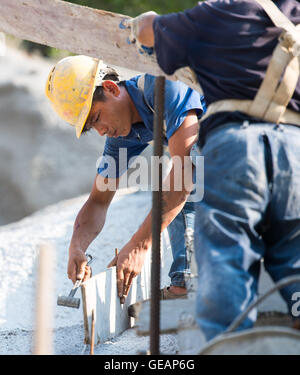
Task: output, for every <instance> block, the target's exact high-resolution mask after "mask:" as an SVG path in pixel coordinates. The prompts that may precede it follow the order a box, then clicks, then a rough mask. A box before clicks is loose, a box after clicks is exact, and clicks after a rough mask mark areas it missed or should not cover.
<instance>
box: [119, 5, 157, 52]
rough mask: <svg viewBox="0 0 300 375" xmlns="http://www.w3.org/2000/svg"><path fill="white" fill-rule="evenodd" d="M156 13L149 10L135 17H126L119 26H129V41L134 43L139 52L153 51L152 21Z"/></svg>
mask: <svg viewBox="0 0 300 375" xmlns="http://www.w3.org/2000/svg"><path fill="white" fill-rule="evenodd" d="M156 16H157V13H155V12H153V11H150V12H146V13H142V14H140V15H139V16H137V17H135V18H128V19H125V20H123V21H122V22H121V24H120V27H121V28H130V36H129V42H130V43H136V45H137V48H138V50H139V51H140V52H141V53H145V52H146V53H148V54H149V55H150V54H152V53H153V50H151V49H152V47H153V46H154V34H153V29H152V25H153V21H154V18H155V17H156Z"/></svg>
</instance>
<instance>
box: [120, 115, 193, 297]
mask: <svg viewBox="0 0 300 375" xmlns="http://www.w3.org/2000/svg"><path fill="white" fill-rule="evenodd" d="M198 130H199V125H198V118H197V115H196V112H195V111H194V110H191V111H189V113H188V115H187V117H186V119H185V120H184V122H183V123H182V125H181V126H180V128H179V129H178V130H177V131H176V132H175V133H174V135H173V136H172V137H171V138H170V140H169V150H170V154H171V157H175V156H176V157H177V158H180V159H181V161H182V163H181V165H182V168H181V169H179V170H178V169H177V168H174V166H173V167H172V169H171V171H170V173H169V175H168V177H167V179H166V181H165V182H164V184H166V183H167V180H168V179H169V181H170V190H169V191H165V192H163V201H164V205H163V206H164V208H163V213H162V226H161V231H163V230H164V229H165V228H166V227H167V226H168V225H169V224H170V223H171V222H172V221H173V219H174V218H175V217H176V216H177V215H178V213H179V212H180V211H181V210H182V208H183V206H184V204H185V202H186V200H187V197H188V196H189V194H190V192H191V191H192V188H193V181H192V174H191V175H190V176H189V181H186V184H185V186H184V185H183V186H182V189H181V190H180V191H176V190H175V189H174V181H175V180H176V179H178V178H181V180H182V181H184V173H185V172H184V171H185V167H184V165H185V164H184V162H186V163H189V162H190V163H191V161H190V157H189V154H190V150H191V147H192V145H193V144H194V143H195V142H196V140H197V136H198ZM190 167H191V168H190V169H191V170H192V166H190ZM175 171H176V172H177V173H179V175H176V173H175ZM151 245H152V212H151V211H150V213H149V214H148V216H147V217H146V219H145V220H144V222H143V223H142V225H141V226H140V227H139V229H138V230H137V232H136V233H135V234H134V235H133V236H132V238H131V240H130V241H129V242H128V243H127V244H126V245H125V246H124V247H123V248H122V250H121V251H120V254H119V256H118V259H117V278H118V293H119V296H121V295H123V294H124V295H127V293H128V290H129V287H130V285H131V283H132V279H133V278H134V277H135V276H136V275H137V274H138V273H139V272H140V271H141V268H142V265H143V262H144V258H145V254H146V252H147V250H148V249H149V248H150V247H151Z"/></svg>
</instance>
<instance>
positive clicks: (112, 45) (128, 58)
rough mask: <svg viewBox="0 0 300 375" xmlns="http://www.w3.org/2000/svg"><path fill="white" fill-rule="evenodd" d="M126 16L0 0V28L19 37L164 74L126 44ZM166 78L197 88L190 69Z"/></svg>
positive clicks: (34, 0)
mask: <svg viewBox="0 0 300 375" xmlns="http://www.w3.org/2000/svg"><path fill="white" fill-rule="evenodd" d="M124 18H129V17H127V16H124V15H121V14H117V13H111V12H106V11H103V10H97V9H92V8H88V7H84V6H81V5H77V4H71V3H68V2H66V1H61V0H24V1H23V0H1V2H0V30H1V31H3V32H5V33H7V34H11V35H14V36H16V37H18V38H20V39H26V40H30V41H32V42H36V43H40V44H44V45H47V46H51V47H55V48H59V49H63V50H67V51H70V52H73V53H76V54H83V55H87V56H92V57H96V58H100V59H102V60H103V61H104V62H106V63H107V64H114V65H117V66H121V67H125V68H127V69H133V70H135V71H139V72H149V73H151V74H154V75H164V76H166V75H165V74H164V73H163V72H162V70H161V69H160V68H159V67H158V65H157V63H156V61H155V58H153V57H152V58H151V57H150V56H148V55H142V54H139V53H137V52H136V46H135V45H132V44H128V43H127V38H128V36H129V30H121V29H120V28H119V25H120V22H121V21H122V20H123V19H124ZM166 77H168V78H169V79H175V80H176V79H179V80H181V81H183V82H185V83H187V84H188V85H190V86H191V87H193V88H197V87H199V86H198V85H197V84H196V80H195V78H194V76H193V75H192V73H191V71H190V69H188V68H185V69H180V70H178V71H177V72H176V74H175V75H174V76H172V77H170V76H166Z"/></svg>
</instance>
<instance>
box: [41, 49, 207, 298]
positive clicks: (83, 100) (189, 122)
mask: <svg viewBox="0 0 300 375" xmlns="http://www.w3.org/2000/svg"><path fill="white" fill-rule="evenodd" d="M154 83H155V77H153V76H151V75H148V74H146V75H142V76H136V77H133V78H131V79H129V80H126V81H122V82H119V77H118V74H117V72H116V71H115V70H114V69H112V68H109V67H108V66H106V65H105V64H104V63H103V62H102V61H101V60H98V59H94V58H90V57H87V56H73V57H67V58H65V59H63V60H61V61H60V62H58V64H57V65H56V66H55V67H54V68H53V69H52V71H51V72H50V75H49V78H48V81H47V84H46V95H47V97H48V98H49V99H50V101H51V103H52V105H53V108H54V109H55V111H56V112H57V113H58V114H59V115H60V116H61V117H62V118H63V119H64V120H65V121H67V122H68V123H70V124H71V125H74V126H75V129H76V135H77V137H78V138H79V137H80V136H81V134H82V133H84V132H87V131H89V130H90V129H94V130H96V131H97V132H98V133H99V135H100V136H105V135H106V136H107V138H106V143H105V148H104V152H103V156H102V158H101V160H100V162H99V166H98V169H97V172H98V173H97V176H96V178H95V181H94V184H93V187H92V191H91V193H90V196H89V198H88V200H87V201H86V203H85V204H84V205H83V207H82V208H81V210H80V211H79V213H78V215H77V218H76V221H75V224H74V231H73V236H72V239H71V244H70V248H69V262H68V276H69V278H70V279H72V281H73V282H75V281H76V279H81V278H83V280H86V279H87V278H89V277H90V268H89V267H86V263H87V260H86V256H85V251H86V250H87V248H88V246H89V245H90V243H91V242H92V241H93V240H94V239H95V238H96V236H97V235H98V234H99V233H100V232H101V231H102V228H103V226H104V223H105V219H106V214H107V210H108V207H109V205H110V203H111V201H112V199H113V197H114V194H115V191H116V188H115V187H117V186H118V184H119V179H120V177H121V175H122V174H123V173H124V172H126V170H127V168H128V161H129V159H132V158H134V157H137V156H138V155H139V154H140V153H141V152H142V151H143V150H144V149H145V148H146V147H147V146H148V144H149V142H151V141H153V117H154V110H153V107H154ZM204 107H205V103H204V100H203V96H202V95H200V94H199V93H198V92H196V91H194V90H192V89H190V88H189V87H187V86H186V85H184V84H183V83H181V82H173V81H166V85H165V110H164V120H165V144H166V145H167V146H168V148H169V153H170V156H171V158H174V157H177V158H179V160H182V167H181V168H180V170H179V171H178V169H176V168H174V165H173V166H172V168H171V170H170V172H169V175H168V176H167V178H166V180H168V181H169V182H170V190H169V191H164V192H163V200H164V211H163V216H162V228H161V230H164V229H165V228H166V227H167V228H168V232H169V236H170V242H171V248H172V254H173V263H172V265H171V269H170V272H169V276H170V278H171V284H170V287H167V288H164V289H163V290H162V291H161V298H162V299H170V298H178V297H182V298H184V297H186V286H185V274H186V273H188V272H189V265H188V261H187V252H186V245H185V238H184V234H185V230H186V228H187V227H190V228H193V225H194V202H192V201H190V202H187V199H188V197H189V194H190V192H191V190H192V187H193V181H192V174H190V175H189V177H188V181H185V182H186V183H185V184H184V185H183V186H182V189H180V190H178V189H175V188H174V186H175V182H176V181H177V180H178V179H181V180H182V181H183V179H184V178H185V177H184V175H185V165H184V160H186V158H188V160H190V158H189V155H190V150H191V147H192V145H193V144H194V143H195V142H196V140H197V136H198V130H199V125H198V119H199V118H200V117H201V115H202V113H203V110H204ZM120 149H122V150H123V151H124V149H125V150H126V156H125V157H123V160H120V158H119V155H122V154H120V153H119V151H120ZM123 155H124V154H123ZM124 158H125V159H126V160H124ZM111 160H113V161H114V162H115V163H113V164H115V165H114V166H112V165H111V164H112V163H111ZM113 167H115V168H113ZM176 173H177V175H176ZM110 182H112V183H110ZM127 215H128V218H129V220H130V207H128V213H127ZM132 219H134V218H132ZM151 243H152V226H151V211H150V213H149V214H148V216H147V217H146V218H145V220H144V222H143V223H142V224H141V226H140V227H139V228H138V230H137V231H136V233H134V235H133V236H132V238H131V239H130V240H129V241H128V242H127V243H126V244H125V245H124V246H123V248H122V249H121V251H120V253H119V255H118V256H117V257H115V258H114V259H113V260H112V262H111V263H110V265H109V266H112V265H116V266H117V281H118V293H119V296H120V297H123V296H126V295H127V294H128V291H129V288H130V285H131V283H132V280H133V278H134V277H135V276H136V275H138V274H139V273H140V271H141V268H142V266H143V263H144V259H145V256H146V253H147V251H148V250H149V248H150V247H151Z"/></svg>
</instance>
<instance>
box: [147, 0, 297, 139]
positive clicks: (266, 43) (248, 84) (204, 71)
mask: <svg viewBox="0 0 300 375" xmlns="http://www.w3.org/2000/svg"><path fill="white" fill-rule="evenodd" d="M276 5H278V6H279V8H280V9H281V11H282V12H283V13H284V14H285V15H286V16H287V17H288V18H289V19H290V20H291V21H292V22H293V23H294V24H295V25H297V24H299V23H300V4H299V2H298V1H296V0H278V1H276ZM281 32H282V30H281V29H279V28H277V27H275V26H274V24H273V22H272V21H271V19H270V18H269V17H268V15H267V14H266V13H265V11H264V10H263V8H262V7H261V6H260V5H259V4H258V3H257V2H256V1H254V0H245V1H233V0H208V1H205V2H201V3H198V5H197V6H196V7H194V8H192V9H189V10H186V11H184V12H180V13H174V14H169V15H165V16H158V17H156V19H155V21H154V35H155V51H156V55H157V60H158V63H159V65H160V67H161V68H162V69H163V70H164V72H166V73H167V74H173V73H174V71H175V70H177V69H178V68H182V67H184V66H190V67H191V68H192V69H193V70H194V71H195V73H196V74H197V77H198V80H199V83H200V84H201V86H202V89H203V92H204V95H205V101H206V103H207V105H209V104H210V103H212V102H215V101H217V100H222V99H253V98H254V97H255V95H256V93H257V91H258V88H259V87H260V84H261V82H262V80H263V78H264V76H265V71H266V69H267V66H268V63H269V61H270V58H271V55H272V53H273V50H274V48H275V46H276V44H277V43H278V37H279V35H280V34H281ZM289 108H291V109H293V110H295V111H297V112H299V111H300V81H298V85H297V88H296V91H295V93H294V96H293V100H291V101H290V103H289ZM241 119H249V116H247V115H245V114H242V113H241V112H233V113H229V112H227V113H225V112H223V113H219V114H215V115H212V116H210V117H209V118H208V119H206V120H205V121H203V122H202V123H201V128H200V137H199V138H200V140H201V142H200V144H203V143H204V139H205V135H206V134H207V132H208V131H209V130H210V129H212V128H215V127H216V126H219V125H220V124H223V123H225V122H229V121H239V120H241ZM251 120H252V121H253V120H254V119H251ZM254 121H255V120H254ZM257 121H259V122H261V120H257Z"/></svg>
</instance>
